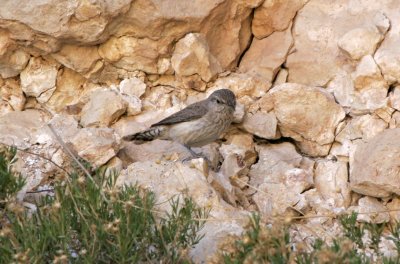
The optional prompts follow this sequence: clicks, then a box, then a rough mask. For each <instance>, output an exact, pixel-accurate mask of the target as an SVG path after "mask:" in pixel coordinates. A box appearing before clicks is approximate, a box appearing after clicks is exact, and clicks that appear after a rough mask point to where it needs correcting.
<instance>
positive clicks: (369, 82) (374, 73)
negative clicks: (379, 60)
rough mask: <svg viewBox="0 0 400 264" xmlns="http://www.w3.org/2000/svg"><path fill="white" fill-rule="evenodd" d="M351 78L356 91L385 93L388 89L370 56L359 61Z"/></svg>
mask: <svg viewBox="0 0 400 264" xmlns="http://www.w3.org/2000/svg"><path fill="white" fill-rule="evenodd" d="M353 78H354V87H355V88H356V89H357V90H362V89H384V90H385V91H387V89H388V88H389V87H388V85H387V83H386V81H385V80H384V79H383V76H382V74H381V71H380V70H379V68H378V66H377V65H376V63H375V61H374V59H373V58H372V56H371V55H367V56H364V57H363V58H362V59H361V61H360V63H359V64H358V65H357V68H356V71H355V72H354V73H353Z"/></svg>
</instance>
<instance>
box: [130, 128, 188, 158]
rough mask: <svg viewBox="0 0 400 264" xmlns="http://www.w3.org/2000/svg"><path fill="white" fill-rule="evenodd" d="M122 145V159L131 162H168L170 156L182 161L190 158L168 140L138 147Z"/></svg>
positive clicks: (151, 142) (132, 144) (178, 146)
mask: <svg viewBox="0 0 400 264" xmlns="http://www.w3.org/2000/svg"><path fill="white" fill-rule="evenodd" d="M133 133H134V132H133ZM124 145H125V148H124V159H125V160H130V161H131V162H136V161H140V162H142V161H143V162H144V161H162V160H170V158H171V157H172V156H178V158H180V159H184V158H186V157H189V156H190V153H189V152H188V151H187V150H186V149H185V148H184V147H183V146H182V145H180V144H179V143H176V142H172V141H168V140H154V141H150V142H148V143H145V144H140V145H135V144H134V143H125V144H124Z"/></svg>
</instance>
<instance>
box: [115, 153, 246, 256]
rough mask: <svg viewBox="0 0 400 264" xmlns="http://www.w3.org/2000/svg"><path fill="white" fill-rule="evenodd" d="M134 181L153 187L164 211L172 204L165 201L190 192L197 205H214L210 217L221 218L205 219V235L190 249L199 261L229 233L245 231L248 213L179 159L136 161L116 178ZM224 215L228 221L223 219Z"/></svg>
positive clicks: (119, 182)
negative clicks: (238, 208) (222, 196)
mask: <svg viewBox="0 0 400 264" xmlns="http://www.w3.org/2000/svg"><path fill="white" fill-rule="evenodd" d="M134 184H139V186H141V187H143V188H146V189H148V190H151V191H153V192H154V193H155V194H156V199H157V202H156V204H158V205H157V206H156V207H157V209H158V210H161V211H167V212H168V211H169V210H170V205H169V204H168V203H163V202H162V201H167V200H169V199H171V197H175V196H177V195H188V196H190V197H191V198H192V199H193V200H194V202H195V203H196V204H197V205H198V206H200V207H206V208H211V212H210V215H209V218H210V219H218V221H207V222H206V224H205V227H204V229H203V230H202V233H203V234H204V235H205V237H204V238H203V239H202V240H200V242H199V244H197V245H196V246H195V248H194V249H192V250H191V255H192V256H193V257H194V258H195V260H196V261H199V262H200V261H205V258H206V256H211V255H213V254H215V253H216V250H217V248H218V247H217V245H218V243H219V242H221V239H223V238H224V237H226V236H227V235H239V234H241V232H243V224H244V223H245V222H246V220H245V219H246V218H247V215H248V214H246V213H245V212H243V211H240V210H232V209H233V208H232V207H231V206H229V205H227V204H226V203H224V202H223V201H221V200H220V198H219V197H218V195H217V193H216V192H215V190H214V189H213V188H211V186H210V185H209V183H208V182H207V179H206V178H205V177H204V175H203V174H202V173H201V172H200V171H198V170H197V169H195V168H190V167H189V166H187V165H184V164H182V163H180V162H162V163H161V164H157V163H155V162H152V161H144V162H135V163H133V164H131V165H130V166H129V167H128V168H127V169H126V170H123V171H122V172H121V175H120V176H119V177H118V179H117V186H123V185H134ZM160 202H161V203H160ZM222 219H227V221H220V220H222ZM228 219H229V220H228Z"/></svg>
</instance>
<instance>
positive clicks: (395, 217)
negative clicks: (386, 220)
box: [386, 197, 400, 223]
mask: <svg viewBox="0 0 400 264" xmlns="http://www.w3.org/2000/svg"><path fill="white" fill-rule="evenodd" d="M386 208H387V209H388V210H398V209H399V208H400V198H398V197H393V199H392V200H391V201H390V202H388V203H387V204H386ZM389 214H390V221H391V222H392V223H396V221H397V222H399V221H400V211H392V212H389Z"/></svg>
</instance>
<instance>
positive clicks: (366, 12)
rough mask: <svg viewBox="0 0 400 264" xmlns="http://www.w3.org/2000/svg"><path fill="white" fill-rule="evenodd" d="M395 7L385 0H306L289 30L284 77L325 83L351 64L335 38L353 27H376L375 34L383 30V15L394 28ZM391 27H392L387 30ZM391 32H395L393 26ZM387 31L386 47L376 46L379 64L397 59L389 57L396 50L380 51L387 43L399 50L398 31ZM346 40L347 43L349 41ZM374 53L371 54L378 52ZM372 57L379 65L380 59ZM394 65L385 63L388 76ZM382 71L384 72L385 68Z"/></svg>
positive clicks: (384, 25) (291, 80)
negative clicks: (291, 48)
mask: <svg viewBox="0 0 400 264" xmlns="http://www.w3.org/2000/svg"><path fill="white" fill-rule="evenodd" d="M398 8H399V5H398V3H396V4H394V3H392V1H386V0H385V1H384V2H379V3H378V2H374V1H372V0H367V1H363V3H362V4H357V3H356V2H353V1H350V0H345V1H343V2H340V3H339V2H327V1H324V0H312V1H308V2H307V4H305V5H304V7H303V8H302V9H300V10H299V12H298V13H297V16H296V21H295V23H294V27H293V30H292V32H293V36H294V38H295V46H296V49H295V50H294V52H293V53H291V54H290V55H289V56H288V59H287V63H286V67H287V68H288V69H289V79H288V81H289V82H295V83H301V84H307V85H320V86H324V85H326V84H327V83H328V82H329V81H330V80H332V78H333V77H334V76H335V75H336V74H337V72H338V71H340V70H342V69H343V68H347V67H352V64H353V62H352V61H351V60H349V59H348V58H347V56H346V55H345V54H343V52H342V51H341V50H340V48H339V47H338V45H337V40H339V39H340V38H341V37H342V36H344V35H345V34H346V33H347V32H349V30H352V29H355V28H373V27H376V28H378V31H379V33H378V34H382V35H383V34H385V27H386V26H387V24H388V21H387V19H385V18H384V16H385V15H386V16H387V18H388V19H390V21H391V25H392V26H393V25H395V24H396V26H395V27H396V28H397V25H398V24H399V22H398V21H399V20H398V18H397V17H398V16H397V13H396V12H397V10H398ZM395 10H396V11H395ZM382 13H383V14H385V15H383V14H382ZM382 16H383V17H382ZM338 21H340V23H338ZM392 30H393V28H391V30H390V31H392ZM394 32H397V29H396V30H395V31H394ZM389 35H390V38H389V39H390V40H388V41H387V43H386V45H387V46H386V45H385V46H386V47H387V48H382V46H380V47H379V49H378V51H377V54H378V53H379V50H380V49H382V53H380V54H381V55H380V57H381V58H382V60H381V61H382V65H384V64H386V65H389V64H390V65H393V66H394V65H396V62H395V61H396V60H397V59H393V54H398V52H397V53H393V52H384V50H387V49H388V48H389V47H390V49H392V50H399V48H398V45H396V44H395V43H398V34H397V33H392V34H389V33H388V36H389ZM386 38H387V36H386V37H385V40H384V42H383V44H384V43H385V42H386ZM354 42H357V41H356V40H353V41H352V43H354ZM389 42H390V44H389ZM374 43H375V41H374ZM348 44H349V45H350V43H348ZM367 46H369V45H367ZM371 46H374V45H371ZM321 54H324V56H321ZM377 54H375V57H377V56H378V55H377ZM389 54H390V55H389ZM395 57H396V56H395ZM375 59H376V61H377V63H378V65H380V64H381V62H380V60H378V59H377V58H375ZM384 61H385V62H384ZM395 67H396V66H395ZM395 67H394V68H393V67H392V66H389V67H385V69H388V70H387V73H388V74H387V76H388V78H390V77H389V75H390V76H392V74H393V73H396V72H399V71H398V70H397V71H393V70H394V69H395ZM381 68H382V67H381ZM389 69H390V70H389ZM397 69H398V67H397ZM383 72H384V74H385V71H383ZM389 72H390V73H389Z"/></svg>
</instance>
